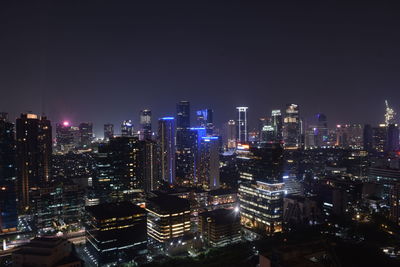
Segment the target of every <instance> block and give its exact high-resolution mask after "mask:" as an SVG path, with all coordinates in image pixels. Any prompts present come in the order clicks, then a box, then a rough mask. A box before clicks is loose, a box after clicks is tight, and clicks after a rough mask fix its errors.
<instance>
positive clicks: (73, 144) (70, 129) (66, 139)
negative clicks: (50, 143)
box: [56, 121, 81, 153]
mask: <svg viewBox="0 0 400 267" xmlns="http://www.w3.org/2000/svg"><path fill="white" fill-rule="evenodd" d="M80 139H81V133H80V131H79V128H78V127H75V126H72V125H71V123H70V122H69V121H63V122H62V123H57V124H56V143H57V146H56V148H57V151H58V152H60V153H68V152H70V151H72V150H74V149H76V148H77V147H78V146H79V144H80Z"/></svg>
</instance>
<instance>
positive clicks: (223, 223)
mask: <svg viewBox="0 0 400 267" xmlns="http://www.w3.org/2000/svg"><path fill="white" fill-rule="evenodd" d="M199 232H200V234H201V235H202V236H203V237H204V238H205V240H206V242H207V243H208V245H210V246H212V247H221V246H226V245H229V244H233V243H235V242H239V241H240V216H239V213H238V212H235V210H233V209H217V210H213V211H207V212H203V213H200V214H199Z"/></svg>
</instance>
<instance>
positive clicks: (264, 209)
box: [237, 143, 284, 235]
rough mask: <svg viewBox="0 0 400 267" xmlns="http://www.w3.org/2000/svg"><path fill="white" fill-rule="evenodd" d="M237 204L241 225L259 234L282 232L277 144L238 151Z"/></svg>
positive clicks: (280, 160) (279, 149) (279, 147)
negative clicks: (238, 178)
mask: <svg viewBox="0 0 400 267" xmlns="http://www.w3.org/2000/svg"><path fill="white" fill-rule="evenodd" d="M241 149H242V150H244V151H243V153H242V152H241V153H239V156H238V158H237V159H238V167H239V171H240V184H239V203H240V215H241V223H242V225H243V226H244V227H246V228H248V229H250V230H252V231H254V232H257V233H261V234H264V235H265V234H266V235H273V234H275V233H277V232H281V231H282V222H283V197H284V182H283V147H282V145H281V144H280V143H263V144H262V145H260V146H258V147H250V148H247V147H245V146H243V148H241Z"/></svg>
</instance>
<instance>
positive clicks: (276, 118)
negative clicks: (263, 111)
mask: <svg viewBox="0 0 400 267" xmlns="http://www.w3.org/2000/svg"><path fill="white" fill-rule="evenodd" d="M271 126H272V127H274V134H275V137H274V140H275V141H281V140H282V130H283V122H282V113H281V110H280V109H274V110H272V112H271Z"/></svg>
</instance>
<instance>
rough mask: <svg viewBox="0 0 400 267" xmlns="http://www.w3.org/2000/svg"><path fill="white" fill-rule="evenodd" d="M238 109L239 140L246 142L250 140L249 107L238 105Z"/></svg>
mask: <svg viewBox="0 0 400 267" xmlns="http://www.w3.org/2000/svg"><path fill="white" fill-rule="evenodd" d="M236 109H237V111H238V120H237V133H238V135H237V141H238V142H243V143H246V142H247V141H248V126H247V109H248V107H236Z"/></svg>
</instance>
